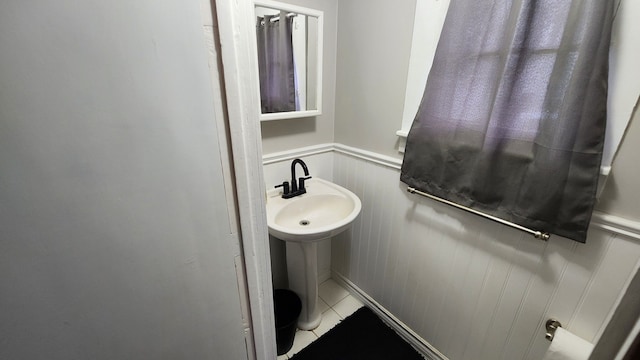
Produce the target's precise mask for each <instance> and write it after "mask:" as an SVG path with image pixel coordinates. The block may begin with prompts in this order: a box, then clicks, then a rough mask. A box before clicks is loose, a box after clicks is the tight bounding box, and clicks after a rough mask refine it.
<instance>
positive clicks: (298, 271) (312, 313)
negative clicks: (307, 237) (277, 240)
mask: <svg viewBox="0 0 640 360" xmlns="http://www.w3.org/2000/svg"><path fill="white" fill-rule="evenodd" d="M286 246H287V273H288V278H289V289H291V290H292V291H293V292H295V293H296V294H298V296H299V297H300V300H301V301H302V311H301V312H300V317H299V318H298V328H300V329H302V330H313V329H315V328H317V327H318V325H320V320H321V316H320V311H319V310H318V306H317V305H318V257H317V251H318V250H317V249H318V247H317V242H315V241H314V242H293V241H287V242H286Z"/></svg>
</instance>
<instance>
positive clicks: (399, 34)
mask: <svg viewBox="0 0 640 360" xmlns="http://www.w3.org/2000/svg"><path fill="white" fill-rule="evenodd" d="M425 1H426V0H425ZM428 1H433V0H428ZM415 4H416V0H407V1H389V0H346V1H340V7H339V9H338V10H339V11H338V14H339V18H338V58H337V59H338V60H337V70H336V71H337V79H336V125H335V128H336V130H335V142H337V143H341V144H347V145H350V146H355V147H358V148H360V149H364V150H369V151H375V152H377V153H380V154H383V155H388V156H393V157H396V158H400V157H401V154H398V152H397V151H396V149H397V145H396V144H397V142H398V137H397V136H396V135H395V133H396V131H397V130H398V129H399V128H400V125H401V123H402V109H403V106H404V95H405V89H406V81H407V70H408V68H409V55H410V53H411V37H412V34H413V17H414V10H415Z"/></svg>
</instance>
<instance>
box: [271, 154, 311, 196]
mask: <svg viewBox="0 0 640 360" xmlns="http://www.w3.org/2000/svg"><path fill="white" fill-rule="evenodd" d="M297 164H300V165H302V170H304V177H301V178H299V179H298V182H297V183H296V165H297ZM309 179H311V176H309V169H308V168H307V164H305V163H304V161H302V160H300V159H295V160H293V161H292V162H291V188H289V183H288V182H287V181H285V182H283V183H282V184H280V185H277V186H276V188H279V187H282V190H283V191H282V198H283V199H289V198H292V197H294V196H298V195H302V194H304V193H306V192H307V189H305V187H304V181H305V180H309Z"/></svg>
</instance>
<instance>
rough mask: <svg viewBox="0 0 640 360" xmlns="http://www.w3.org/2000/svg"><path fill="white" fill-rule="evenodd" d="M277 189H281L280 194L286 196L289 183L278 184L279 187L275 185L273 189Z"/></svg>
mask: <svg viewBox="0 0 640 360" xmlns="http://www.w3.org/2000/svg"><path fill="white" fill-rule="evenodd" d="M279 187H281V188H282V194H283V195H286V194H288V193H289V182H288V181H284V182H282V184H280V185H276V186H275V187H274V189H277V188H279Z"/></svg>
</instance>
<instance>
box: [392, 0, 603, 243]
mask: <svg viewBox="0 0 640 360" xmlns="http://www.w3.org/2000/svg"><path fill="white" fill-rule="evenodd" d="M612 20H613V1H609V0H575V1H571V0H537V1H535V0H522V1H517V0H516V1H512V0H474V1H466V0H452V1H451V4H450V7H449V11H448V13H447V17H446V21H445V24H444V27H443V31H442V35H441V37H440V41H439V43H438V48H437V51H436V55H435V59H434V63H433V66H432V68H431V72H430V74H429V78H428V81H427V86H426V89H425V93H424V97H423V99H422V103H421V105H420V109H419V110H418V114H417V116H416V118H415V120H414V123H413V125H412V127H411V131H410V132H409V135H408V138H407V146H406V152H405V156H404V162H403V165H402V174H401V180H402V181H403V182H405V183H406V184H408V185H410V186H413V187H415V188H417V189H419V190H422V191H424V192H427V193H430V194H433V195H435V196H438V197H441V198H445V199H448V200H450V201H454V202H456V203H459V204H462V205H465V206H468V207H471V208H474V209H476V210H479V211H482V212H485V213H488V214H491V215H494V216H498V217H500V218H503V219H505V220H508V221H511V222H514V223H516V224H520V225H522V226H525V227H529V228H532V229H534V230H541V231H546V232H550V233H554V234H558V235H561V236H565V237H568V238H570V239H573V240H576V241H579V242H584V241H585V238H586V232H587V228H588V226H589V221H590V219H591V213H592V210H593V205H594V201H595V200H594V198H595V193H596V186H597V181H598V174H599V168H600V160H601V157H602V147H603V143H604V131H605V121H606V104H607V74H608V51H609V42H610V34H611V24H612Z"/></svg>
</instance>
